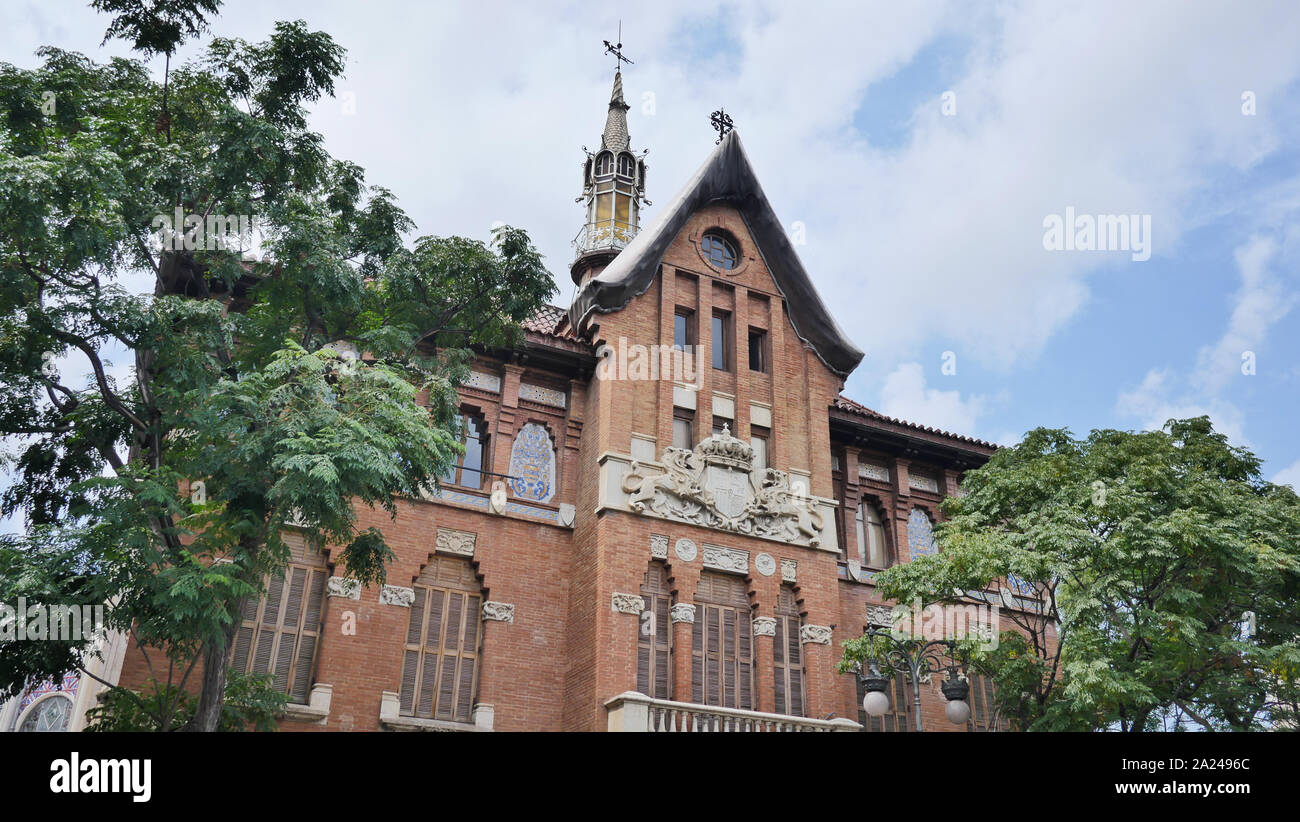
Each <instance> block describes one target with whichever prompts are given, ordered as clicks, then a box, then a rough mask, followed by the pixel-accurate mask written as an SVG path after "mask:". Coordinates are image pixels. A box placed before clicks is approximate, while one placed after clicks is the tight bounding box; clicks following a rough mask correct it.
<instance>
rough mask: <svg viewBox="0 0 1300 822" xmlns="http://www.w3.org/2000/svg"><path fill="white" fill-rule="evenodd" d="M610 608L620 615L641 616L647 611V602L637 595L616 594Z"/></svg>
mask: <svg viewBox="0 0 1300 822" xmlns="http://www.w3.org/2000/svg"><path fill="white" fill-rule="evenodd" d="M610 607H611V608H613V609H614V610H615V611H617V612H618V613H620V614H639V613H641V612H642V611H644V610H645V600H644V599H642V598H641V597H640V596H638V595H637V594H618V593H616V594H614V596H613V597H612V598H611V602H610Z"/></svg>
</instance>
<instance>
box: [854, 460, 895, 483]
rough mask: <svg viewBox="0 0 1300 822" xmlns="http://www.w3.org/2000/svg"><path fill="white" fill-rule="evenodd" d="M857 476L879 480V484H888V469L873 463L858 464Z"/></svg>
mask: <svg viewBox="0 0 1300 822" xmlns="http://www.w3.org/2000/svg"><path fill="white" fill-rule="evenodd" d="M858 476H859V477H865V478H866V479H873V480H879V481H880V482H889V469H888V468H886V467H885V466H883V465H877V464H875V463H874V462H860V463H858Z"/></svg>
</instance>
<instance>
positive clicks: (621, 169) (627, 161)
mask: <svg viewBox="0 0 1300 822" xmlns="http://www.w3.org/2000/svg"><path fill="white" fill-rule="evenodd" d="M633 165H634V161H633V160H632V155H631V154H620V155H618V176H620V177H631V176H632V169H633Z"/></svg>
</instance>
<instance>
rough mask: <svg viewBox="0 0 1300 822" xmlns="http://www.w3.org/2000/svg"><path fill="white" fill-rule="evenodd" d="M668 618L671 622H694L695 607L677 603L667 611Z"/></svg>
mask: <svg viewBox="0 0 1300 822" xmlns="http://www.w3.org/2000/svg"><path fill="white" fill-rule="evenodd" d="M668 617H669V619H671V620H672V621H673V622H691V623H694V622H695V606H694V605H691V604H689V603H685V602H679V603H677V604H676V605H674V606H673V607H672V608H670V609H669V611H668Z"/></svg>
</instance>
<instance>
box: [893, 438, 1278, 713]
mask: <svg viewBox="0 0 1300 822" xmlns="http://www.w3.org/2000/svg"><path fill="white" fill-rule="evenodd" d="M1259 467H1260V461H1259V459H1258V458H1256V457H1255V455H1254V454H1252V453H1250V452H1249V451H1246V450H1244V449H1241V448H1235V447H1233V446H1231V445H1229V444H1228V442H1227V440H1226V439H1225V438H1224V437H1223V435H1221V434H1218V433H1216V432H1215V431H1214V430H1213V428H1212V426H1211V424H1210V421H1209V420H1208V419H1207V418H1205V417H1199V418H1195V419H1187V420H1171V421H1169V423H1167V424H1166V425H1165V427H1164V429H1162V430H1160V431H1144V432H1138V433H1133V432H1125V431H1112V430H1097V431H1093V432H1092V433H1091V434H1090V435H1089V436H1088V437H1087V438H1086V439H1082V440H1080V439H1075V438H1074V437H1072V436H1071V435H1070V433H1069V432H1068V431H1065V430H1051V429H1042V428H1040V429H1036V430H1034V431H1031V432H1029V434H1027V435H1026V437H1025V439H1024V441H1023V442H1021V443H1020V444H1019V445H1017V446H1015V447H1014V448H1004V449H1001V450H999V451H998V452H997V453H996V454H995V455H994V456H993V457H992V459H990V460H989V462H988V463H987V464H986V465H984V466H983V467H981V468H979V469H978V470H974V471H970V472H969V473H967V474H966V476H965V479H964V481H963V489H964V490H965V491H966V494H965V496H962V497H957V498H950V499H948V500H946V501H945V503H944V511H945V513H946V514H948V516H949V517H950V519H949V520H948V521H947V522H945V523H942V524H941V525H940V526H939V528H938V530H937V536H938V541H939V543H940V545H941V547H942V550H941V552H940V553H939V554H938V555H936V556H931V557H919V558H917V559H915V560H914V561H912V562H911V563H909V564H906V565H899V566H895V567H893V568H890V569H888V570H887V571H884V572H883V573H880V574H878V575H877V576H876V584H877V588H878V591H879V592H880V593H881V594H882V595H883V596H884V597H886V598H889V599H894V600H898V601H903V602H911V601H912V600H913V599H914V598H916V597H919V598H921V600H922V601H923V602H925V603H927V604H928V603H932V602H940V603H955V602H959V601H962V600H963V599H964V598H963V597H961V596H959V595H958V592H961V591H971V590H980V589H988V590H990V591H993V592H995V593H1003V594H1005V595H1006V596H1007V597H1012V596H1015V595H1017V594H1021V599H1020V601H1019V602H1020V606H1019V607H1015V608H1012V607H1004V608H1003V609H1002V616H1003V617H1004V618H1009V619H1011V620H1012V621H1013V622H1014V623H1015V625H1016V627H1017V630H1015V631H1006V632H1003V634H1002V636H1001V642H1000V644H999V647H998V648H997V649H996V650H993V651H984V652H981V651H979V650H978V648H977V646H976V643H969V646H970V647H968V648H967V651H968V652H970V653H971V654H972V655H973V656H974V657H975V660H976V662H975V666H976V669H977V670H979V671H981V672H983V673H986V674H988V675H990V676H992V677H994V680H995V684H996V686H997V689H998V702H999V709H1000V710H1001V711H1002V713H1003V715H1004V716H1005V717H1006V718H1008V719H1009V720H1011V721H1012V722H1013V724H1014V725H1015V726H1016V727H1019V728H1022V729H1032V730H1067V729H1068V730H1083V729H1103V728H1118V729H1123V730H1136V731H1140V730H1157V729H1161V728H1182V727H1191V726H1197V725H1199V726H1203V727H1207V728H1212V729H1235V730H1247V729H1255V728H1261V727H1268V726H1270V725H1276V724H1278V723H1280V722H1285V721H1288V717H1290V718H1291V719H1294V717H1295V709H1296V701H1297V696H1298V695H1300V694H1298V691H1297V686H1298V685H1300V681H1298V680H1297V674H1298V673H1300V647H1298V646H1297V637H1298V636H1300V614H1298V613H1297V609H1296V604H1297V594H1300V500H1298V499H1297V497H1296V495H1295V494H1294V493H1293V492H1292V491H1291V490H1290V489H1289V488H1286V487H1282V486H1276V485H1273V484H1270V483H1268V482H1265V481H1264V480H1263V479H1262V478H1261V477H1260V473H1259ZM1013 582H1014V583H1016V584H1015V585H1012V584H1011V583H1013ZM1017 589H1019V590H1017ZM1024 593H1028V594H1029V596H1023V594H1024ZM1004 601H1007V602H1010V600H1004ZM1251 626H1253V627H1251Z"/></svg>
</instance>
